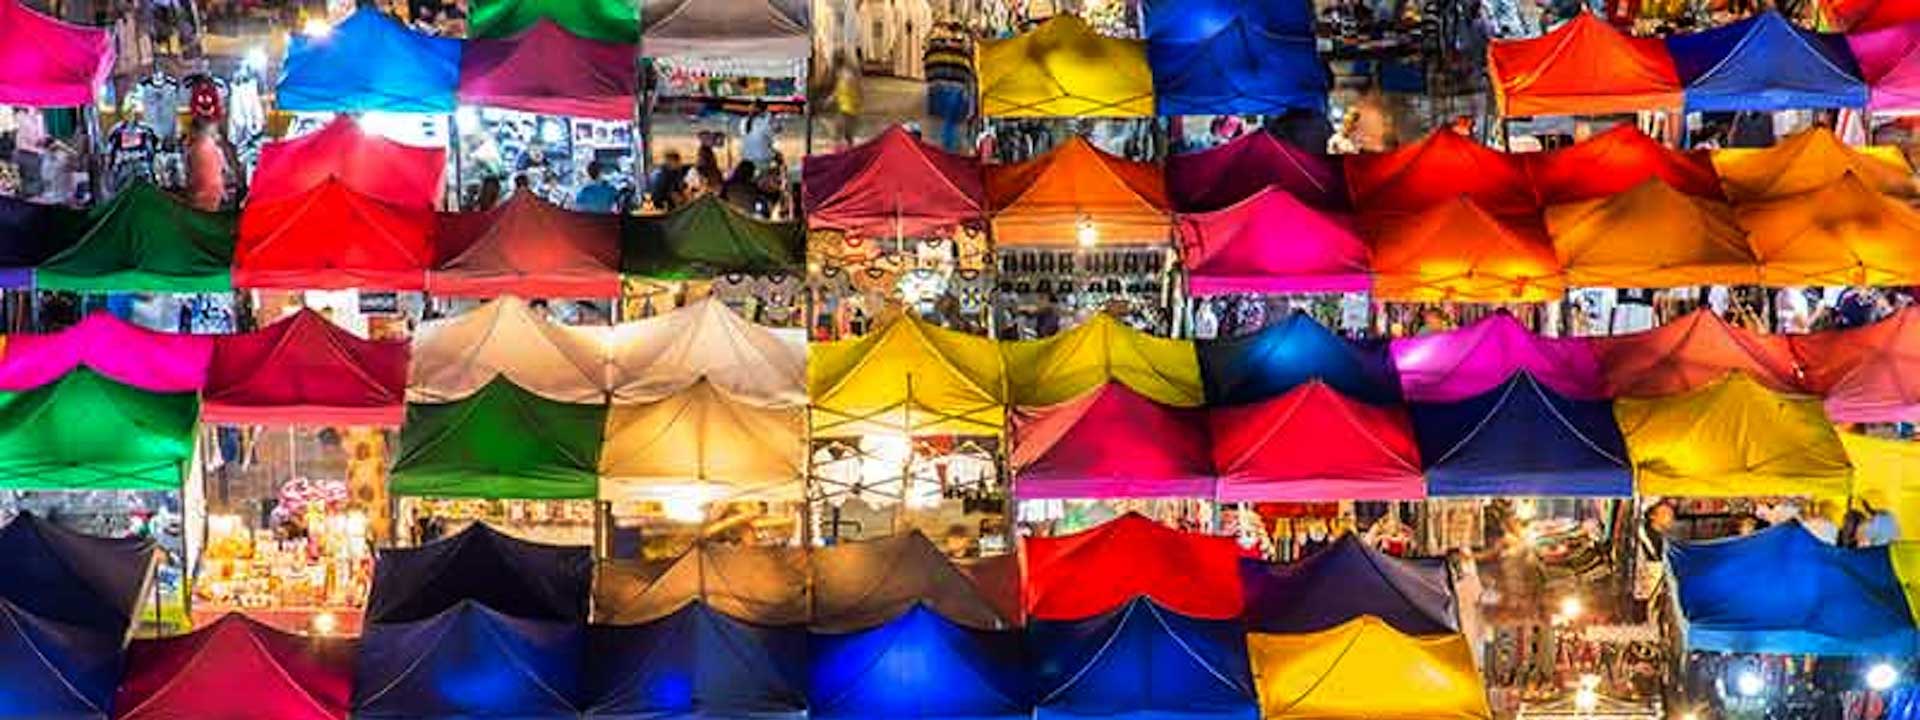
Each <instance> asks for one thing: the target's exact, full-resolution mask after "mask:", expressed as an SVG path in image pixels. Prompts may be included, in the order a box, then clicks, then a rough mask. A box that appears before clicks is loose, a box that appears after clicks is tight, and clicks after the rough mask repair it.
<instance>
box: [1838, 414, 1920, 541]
mask: <svg viewBox="0 0 1920 720" xmlns="http://www.w3.org/2000/svg"><path fill="white" fill-rule="evenodd" d="M1840 444H1841V445H1844V446H1846V448H1847V460H1848V461H1849V462H1852V463H1853V499H1854V500H1857V501H1859V502H1862V503H1865V504H1866V505H1867V506H1868V507H1871V508H1873V509H1874V510H1875V511H1880V512H1888V513H1892V514H1893V519H1894V521H1895V524H1897V525H1899V526H1900V539H1901V540H1920V442H1914V441H1912V440H1893V439H1888V438H1877V437H1870V436H1867V435H1859V434H1855V433H1840Z"/></svg>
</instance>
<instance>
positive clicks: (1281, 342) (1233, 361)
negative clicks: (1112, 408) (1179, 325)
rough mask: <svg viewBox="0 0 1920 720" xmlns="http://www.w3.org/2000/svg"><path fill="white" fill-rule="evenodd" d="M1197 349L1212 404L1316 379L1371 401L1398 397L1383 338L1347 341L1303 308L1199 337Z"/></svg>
mask: <svg viewBox="0 0 1920 720" xmlns="http://www.w3.org/2000/svg"><path fill="white" fill-rule="evenodd" d="M1197 350H1198V351H1199V354H1200V378H1201V381H1202V382H1203V383H1204V384H1205V385H1206V392H1207V403H1208V404H1210V405H1241V404H1245V403H1252V402H1259V401H1261V400H1266V399H1268V398H1272V397H1276V396H1278V395H1281V394H1283V393H1285V392H1287V391H1288V390H1292V389H1293V388H1295V387H1297V386H1299V385H1302V384H1305V383H1306V382H1307V381H1308V380H1313V379H1316V378H1318V379H1319V380H1321V381H1323V382H1325V383H1326V384H1327V385H1328V386H1329V387H1332V388H1333V389H1335V390H1338V391H1340V394H1342V395H1345V396H1347V397H1350V398H1354V399H1356V400H1361V401H1364V402H1368V403H1372V404H1375V405H1383V404H1388V403H1393V402H1397V401H1399V399H1400V379H1399V377H1398V376H1397V375H1395V374H1394V371H1393V360H1392V359H1391V357H1390V356H1389V355H1388V353H1387V345H1386V344H1385V343H1381V342H1370V341H1351V340H1348V339H1346V338H1343V337H1341V336H1339V335H1335V334H1334V333H1333V331H1331V330H1328V329H1327V328H1325V327H1323V326H1321V325H1320V323H1318V322H1315V321H1314V320H1313V318H1312V317H1311V316H1309V315H1307V314H1305V313H1294V314H1292V315H1289V316H1287V317H1286V319H1284V320H1281V321H1280V322H1278V323H1275V324H1273V325H1270V326H1268V327H1266V328H1262V329H1261V330H1260V331H1259V332H1256V333H1254V334H1252V335H1248V336H1245V337H1239V338H1232V339H1228V340H1203V341H1200V342H1199V343H1197Z"/></svg>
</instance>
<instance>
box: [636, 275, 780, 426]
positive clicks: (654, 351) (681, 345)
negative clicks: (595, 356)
mask: <svg viewBox="0 0 1920 720" xmlns="http://www.w3.org/2000/svg"><path fill="white" fill-rule="evenodd" d="M607 347H608V349H609V355H610V356H611V357H612V364H613V376H612V387H613V401H614V403H615V404H616V405H618V404H621V403H644V402H656V401H659V400H664V399H666V398H669V397H672V396H673V395H675V394H678V393H680V392H681V391H683V390H686V389H687V388H690V387H693V386H694V385H696V384H699V383H701V382H706V383H708V384H711V385H713V387H714V389H715V390H717V391H719V392H720V393H721V394H724V395H726V396H727V398H728V399H730V400H732V401H735V402H739V403H745V404H748V405H754V406H760V407H797V406H800V405H805V404H806V402H807V341H806V337H805V336H804V335H801V334H799V333H795V332H792V331H788V330H781V329H776V328H769V327H766V326H763V325H756V324H754V323H753V322H751V321H748V320H747V319H746V318H743V317H740V315H739V314H738V313H735V312H734V311H733V309H732V308H730V307H728V306H727V304H726V303H724V302H721V301H720V300H719V299H717V298H714V297H712V296H708V297H705V298H701V299H699V300H695V301H693V302H691V303H688V304H686V305H684V306H681V307H679V308H677V309H675V310H672V311H670V312H667V313H665V314H662V315H657V316H654V317H651V318H646V319H643V320H636V321H633V322H627V323H621V324H618V325H615V326H613V331H612V333H610V335H609V337H608V340H607Z"/></svg>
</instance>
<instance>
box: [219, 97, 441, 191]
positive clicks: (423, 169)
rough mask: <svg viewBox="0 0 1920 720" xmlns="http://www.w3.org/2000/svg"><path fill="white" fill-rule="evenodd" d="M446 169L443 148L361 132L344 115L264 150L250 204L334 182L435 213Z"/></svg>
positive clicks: (254, 180) (261, 152) (271, 143)
mask: <svg viewBox="0 0 1920 720" xmlns="http://www.w3.org/2000/svg"><path fill="white" fill-rule="evenodd" d="M446 168H447V152H446V151H445V150H443V149H440V148H426V147H415V146H412V145H406V144H402V143H398V142H394V141H392V140H388V139H386V138H383V137H380V136H378V135H374V134H372V133H368V132H363V131H362V130H361V129H360V124H359V123H357V122H354V120H353V118H350V117H347V116H345V115H341V116H339V117H336V118H334V119H333V122H330V123H327V125H326V127H323V128H321V129H319V130H318V131H315V132H311V133H308V134H306V135H302V136H300V137H296V138H288V139H285V140H277V141H274V142H270V143H267V144H266V145H265V146H264V147H262V148H260V165H259V167H258V168H256V169H255V170H254V172H253V181H252V184H251V185H250V186H248V188H247V202H248V203H249V204H251V203H260V202H267V201H270V200H284V199H287V198H293V197H299V196H301V195H305V194H307V193H310V192H312V191H313V190H314V189H315V188H318V187H320V186H321V185H324V184H326V183H327V181H329V180H333V181H337V182H339V183H340V184H342V185H345V186H346V187H347V188H349V189H351V190H353V191H354V192H356V193H359V194H361V195H366V196H368V197H372V198H376V199H379V200H382V201H385V202H388V203H392V204H394V205H399V206H402V207H417V208H424V209H432V208H433V207H434V206H435V205H438V204H439V203H440V195H441V192H442V185H441V182H442V179H443V177H444V176H445V173H446Z"/></svg>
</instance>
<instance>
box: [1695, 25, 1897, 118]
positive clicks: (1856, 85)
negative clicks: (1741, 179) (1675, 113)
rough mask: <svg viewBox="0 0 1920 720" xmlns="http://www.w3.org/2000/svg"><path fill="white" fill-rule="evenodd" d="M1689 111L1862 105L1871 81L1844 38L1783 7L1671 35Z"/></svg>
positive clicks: (1851, 106) (1864, 102)
mask: <svg viewBox="0 0 1920 720" xmlns="http://www.w3.org/2000/svg"><path fill="white" fill-rule="evenodd" d="M1667 51H1668V52H1671V53H1672V54H1673V64H1674V67H1676V68H1678V69H1679V71H1680V80H1681V84H1682V85H1683V86H1685V88H1686V96H1687V98H1686V99H1687V102H1686V106H1687V107H1686V109H1687V112H1730V111H1737V110H1752V111H1777V110H1806V109H1813V108H1857V107H1863V106H1865V105H1866V104H1867V85H1866V83H1865V82H1863V81H1861V79H1860V67H1859V65H1858V63H1856V62H1855V61H1854V59H1853V51H1851V50H1849V49H1847V41H1846V38H1845V37H1842V36H1840V35H1837V34H1829V33H1817V32H1813V31H1811V30H1805V29H1802V28H1800V27H1797V26H1795V25H1794V24H1793V23H1792V22H1791V21H1789V20H1787V19H1786V18H1784V17H1781V16H1780V14H1779V13H1777V12H1773V11H1768V12H1766V13H1763V14H1761V15H1758V16H1754V17H1750V18H1747V19H1745V20H1739V21H1735V22H1732V23H1728V24H1726V25H1722V26H1719V27H1715V28H1711V29H1707V30H1702V31H1699V32H1694V33H1687V34H1682V35H1674V36H1671V37H1669V38H1667Z"/></svg>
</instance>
